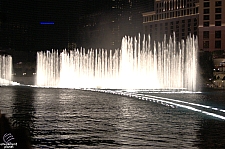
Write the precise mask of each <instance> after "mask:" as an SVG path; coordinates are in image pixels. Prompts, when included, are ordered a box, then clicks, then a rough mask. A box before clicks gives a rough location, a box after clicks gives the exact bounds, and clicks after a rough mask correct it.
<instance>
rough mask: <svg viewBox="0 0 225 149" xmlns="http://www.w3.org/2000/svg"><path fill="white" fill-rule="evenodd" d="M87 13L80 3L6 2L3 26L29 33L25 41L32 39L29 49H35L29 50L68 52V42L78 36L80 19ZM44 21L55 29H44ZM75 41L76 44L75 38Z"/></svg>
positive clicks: (4, 2) (22, 0) (3, 6)
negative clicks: (51, 23)
mask: <svg viewBox="0 0 225 149" xmlns="http://www.w3.org/2000/svg"><path fill="white" fill-rule="evenodd" d="M83 8H85V9H83ZM82 9H83V10H82ZM84 10H86V6H85V5H84V2H83V1H80V0H77V1H76V0H67V1H46V0H35V1H29V0H26V1H25V0H3V1H2V2H1V18H2V22H3V23H4V24H7V25H8V26H12V25H18V26H20V27H21V26H22V27H23V28H24V30H25V31H27V32H26V34H28V35H27V36H26V37H28V38H29V37H30V38H31V39H28V40H29V41H28V44H29V46H27V47H30V48H33V49H30V50H40V49H42V48H44V49H46V48H65V46H66V45H67V42H68V38H69V37H70V36H76V27H77V23H78V18H79V15H81V14H83V13H85V12H84ZM42 21H52V22H54V25H41V24H40V22H42ZM3 23H2V24H3ZM4 24H3V25H2V26H3V28H4ZM9 24H10V25H9ZM11 24H12V25H11ZM11 30H12V29H11ZM15 32H16V31H15ZM6 34H7V33H6ZM18 34H20V33H18ZM15 38H16V37H15ZM70 38H71V37H70ZM73 39H74V40H75V37H74V38H73ZM3 41H4V40H3ZM16 48H17V49H19V50H22V49H21V48H18V47H15V49H16ZM25 50H28V49H25Z"/></svg>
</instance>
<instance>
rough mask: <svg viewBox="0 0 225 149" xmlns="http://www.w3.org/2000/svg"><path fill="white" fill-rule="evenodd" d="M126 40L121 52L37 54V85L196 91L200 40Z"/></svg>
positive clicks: (81, 50) (100, 50)
mask: <svg viewBox="0 0 225 149" xmlns="http://www.w3.org/2000/svg"><path fill="white" fill-rule="evenodd" d="M175 39H176V38H175V33H174V37H173V38H172V37H170V39H169V42H167V39H166V37H165V39H164V41H163V42H161V43H155V42H154V41H153V42H151V40H150V36H147V38H146V39H145V36H144V38H143V41H141V37H140V35H139V37H138V38H132V37H124V38H123V39H122V45H121V49H116V50H114V51H112V50H105V49H99V50H93V49H89V50H86V51H85V49H80V50H78V49H76V50H71V51H66V50H64V51H63V52H62V53H59V52H58V51H52V52H49V51H48V52H38V53H37V84H36V85H37V86H48V87H60V88H99V89H128V90H134V89H173V88H177V89H185V90H188V91H196V72H197V49H198V44H197V39H196V38H194V37H191V36H190V37H188V38H187V39H186V42H184V40H182V41H181V42H180V43H178V44H177V42H176V41H175Z"/></svg>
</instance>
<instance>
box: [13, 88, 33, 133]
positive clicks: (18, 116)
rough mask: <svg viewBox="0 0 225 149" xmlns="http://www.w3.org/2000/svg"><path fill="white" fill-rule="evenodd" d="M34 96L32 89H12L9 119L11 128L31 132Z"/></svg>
mask: <svg viewBox="0 0 225 149" xmlns="http://www.w3.org/2000/svg"><path fill="white" fill-rule="evenodd" d="M34 96H35V92H34V90H33V89H32V88H22V87H18V88H17V87H15V88H14V96H13V97H14V98H13V105H12V111H13V112H12V117H11V119H12V126H13V127H16V128H23V129H27V130H29V132H31V133H32V132H33V130H34V120H35V117H34V114H35V108H34Z"/></svg>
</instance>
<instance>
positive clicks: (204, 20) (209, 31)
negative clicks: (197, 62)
mask: <svg viewBox="0 0 225 149" xmlns="http://www.w3.org/2000/svg"><path fill="white" fill-rule="evenodd" d="M222 8H225V1H222V0H155V6H154V11H151V12H145V13H143V26H144V33H146V34H151V35H152V38H153V39H155V40H162V39H163V35H164V34H166V35H171V34H172V32H175V33H176V38H177V40H181V39H185V38H186V36H187V35H189V34H190V33H191V34H194V35H198V39H199V49H200V50H201V51H217V50H223V51H224V50H225V42H222V41H225V10H224V9H222Z"/></svg>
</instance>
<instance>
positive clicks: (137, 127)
mask: <svg viewBox="0 0 225 149" xmlns="http://www.w3.org/2000/svg"><path fill="white" fill-rule="evenodd" d="M0 91H1V92H0V93H2V96H0V109H4V111H8V113H6V114H7V115H8V116H9V117H11V119H12V124H13V126H14V127H23V128H26V129H27V130H28V131H29V132H30V133H31V137H32V145H33V147H34V148H44V147H45V148H51V147H52V148H108V147H111V148H160V149H161V148H222V147H223V146H225V141H224V138H225V121H222V120H219V119H216V118H213V117H211V116H206V115H204V114H201V113H196V112H194V111H191V110H187V109H183V108H175V109H174V108H171V107H167V106H163V105H161V104H157V103H156V102H155V103H154V102H149V101H146V100H139V99H137V98H128V97H122V96H117V95H111V94H104V93H97V92H88V91H80V90H68V89H40V88H22V87H8V88H7V87H3V88H1V89H0ZM158 96H159V95H158ZM160 96H161V95H160ZM162 96H165V97H168V98H173V99H180V100H183V101H189V102H195V103H202V104H209V102H208V101H209V99H210V102H211V103H215V104H216V105H219V103H221V104H224V101H223V99H224V96H220V95H216V94H215V95H214V96H212V94H209V93H207V94H205V93H204V94H196V95H192V94H190V95H189V94H186V95H184V94H179V95H178V94H173V95H172V94H170V95H166V94H165V95H163V94H162ZM3 97H4V98H3ZM11 111H12V112H11ZM10 112H11V113H10ZM21 134H22V135H23V133H21ZM0 139H1V138H0Z"/></svg>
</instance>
